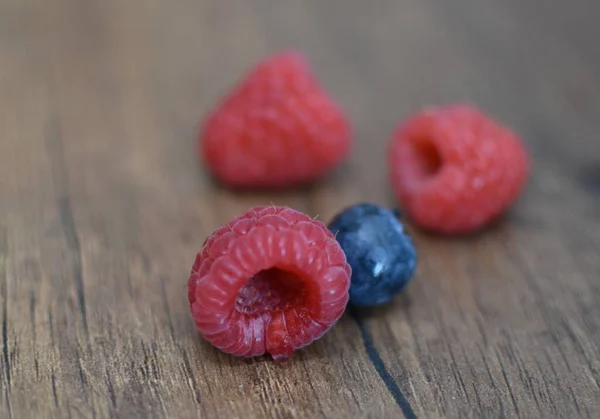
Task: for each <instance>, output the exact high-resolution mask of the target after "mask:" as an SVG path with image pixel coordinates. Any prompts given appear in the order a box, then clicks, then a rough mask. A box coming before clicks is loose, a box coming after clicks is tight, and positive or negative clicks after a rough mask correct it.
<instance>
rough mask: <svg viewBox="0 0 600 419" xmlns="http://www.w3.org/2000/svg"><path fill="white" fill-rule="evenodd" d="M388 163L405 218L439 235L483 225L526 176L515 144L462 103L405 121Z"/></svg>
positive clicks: (525, 160) (497, 213) (507, 203)
mask: <svg viewBox="0 0 600 419" xmlns="http://www.w3.org/2000/svg"><path fill="white" fill-rule="evenodd" d="M388 164H389V170H390V181H391V183H392V187H393V189H394V191H395V193H396V195H397V197H398V199H399V200H400V203H401V205H402V206H403V207H404V209H405V210H406V212H407V214H408V215H409V216H410V217H411V218H412V219H413V220H414V221H415V223H417V224H418V225H420V226H421V227H422V228H424V229H427V230H430V231H432V232H437V233H444V234H463V233H472V232H475V231H476V230H479V229H481V228H483V227H485V226H486V225H488V224H489V223H490V222H491V221H493V220H494V219H496V218H497V217H499V216H500V215H501V214H503V213H504V212H505V211H506V209H507V208H508V207H509V206H510V205H511V204H512V203H513V202H514V201H515V200H516V199H517V198H518V196H519V195H520V193H521V191H522V189H523V187H524V185H525V182H526V180H527V177H528V175H529V161H528V157H527V154H526V150H525V148H524V146H523V144H522V142H521V140H520V139H519V138H518V137H517V136H516V135H515V134H514V133H513V132H511V131H510V130H509V129H508V128H506V127H503V126H502V125H500V124H499V123H498V122H496V121H494V120H493V119H492V118H490V117H489V116H487V115H485V114H484V113H483V112H481V111H480V110H478V109H475V108H473V107H471V106H468V105H455V106H448V107H440V108H433V109H428V110H424V111H422V112H420V113H417V114H416V115H413V116H412V117H410V118H409V119H408V120H407V121H406V122H404V123H403V124H401V125H400V126H398V127H397V129H396V130H395V132H394V134H393V138H392V140H391V143H390V145H389V148H388Z"/></svg>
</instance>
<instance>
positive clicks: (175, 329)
mask: <svg viewBox="0 0 600 419" xmlns="http://www.w3.org/2000/svg"><path fill="white" fill-rule="evenodd" d="M599 14H600V3H598V2H597V1H596V0H574V1H571V2H558V1H543V0H502V1H500V0H491V1H487V2H482V1H478V0H456V1H453V2H448V1H444V0H377V1H371V2H366V1H358V0H345V1H341V0H337V1H319V0H307V1H302V2H299V1H298V2H295V1H291V0H283V1H266V0H264V1H259V0H252V1H244V0H175V1H170V2H165V1H158V0H146V1H143V2H142V1H121V0H105V1H93V0H86V1H81V0H47V1H40V0H0V130H1V131H0V295H1V298H2V310H1V313H2V347H3V354H2V360H3V362H2V363H1V366H0V373H1V375H0V377H1V380H2V381H1V383H0V384H1V387H0V388H1V389H2V392H3V397H1V398H0V399H1V400H0V412H1V413H2V416H3V417H15V418H24V417H36V418H37V417H71V416H73V417H128V418H130V417H190V418H191V417H198V416H200V417H207V418H212V417H257V418H258V417H285V418H288V417H315V418H316V417H334V418H337V417H365V418H366V417H381V418H396V417H402V415H403V414H404V415H407V412H410V411H412V412H413V413H415V414H416V415H418V416H419V417H517V416H520V417H528V418H533V417H540V418H542V417H543V418H550V417H557V418H558V417H570V418H572V417H593V416H594V415H595V412H597V407H598V398H599V397H600V386H599V385H598V383H600V373H599V371H600V369H599V364H598V359H600V358H599V357H598V354H599V353H600V320H598V319H600V311H599V310H600V309H599V307H600V305H599V304H598V298H599V295H600V292H599V291H600V290H599V288H598V278H599V277H600V275H599V274H600V260H599V257H598V255H599V249H600V229H599V228H598V218H599V216H600V209H599V206H598V196H599V193H600V140H598V132H599V131H600V125H599V122H598V119H599V118H598V116H599V115H600V99H599V98H600V48H599V47H598V39H600V30H599V29H598V25H597V19H598V16H599ZM286 49H296V50H300V51H302V52H304V53H305V54H306V56H307V57H308V58H309V60H310V62H311V63H312V65H313V69H314V71H315V73H316V74H317V76H318V77H319V79H320V80H321V82H322V83H323V85H324V86H325V87H326V88H327V90H328V91H329V92H330V93H331V94H332V96H333V97H334V98H335V99H336V100H337V101H338V102H339V103H340V105H341V106H342V107H343V108H344V109H345V110H346V112H347V113H348V115H349V116H350V118H351V120H352V122H353V124H354V128H355V144H356V147H355V150H354V153H353V155H352V157H351V159H350V160H349V161H348V162H347V163H346V164H344V165H343V166H342V167H340V168H339V169H338V170H336V171H335V173H333V174H332V175H331V176H329V177H327V178H326V179H324V180H322V181H321V182H319V183H318V184H316V185H313V186H312V187H311V188H308V189H302V190H291V191H285V192H278V193H245V194H238V193H234V192H231V191H227V190H225V189H222V188H220V187H218V186H216V185H214V184H213V183H212V182H211V181H210V180H209V178H208V177H207V176H206V173H205V172H204V170H203V168H202V167H201V165H200V164H199V162H198V157H197V154H196V141H197V139H196V137H197V130H198V126H199V125H198V124H199V123H200V121H201V120H202V118H203V117H204V115H205V114H206V113H207V112H208V111H209V110H210V109H211V108H212V107H213V106H215V104H216V103H217V101H218V100H219V99H220V98H221V97H222V96H223V95H224V94H225V93H227V92H228V90H229V89H230V88H231V87H232V85H233V84H234V83H235V82H237V80H239V78H240V77H242V75H243V74H244V73H245V72H246V71H247V70H248V69H249V68H250V67H251V66H253V65H254V64H255V63H257V62H258V61H259V60H260V59H262V58H263V57H265V56H267V55H268V54H270V53H272V52H276V51H281V50H286ZM462 101H468V102H472V103H475V104H476V105H477V106H479V107H481V108H482V109H483V110H485V111H486V112H488V113H490V114H491V115H494V116H495V117H497V118H498V119H499V120H501V121H502V122H504V123H506V124H507V125H508V126H510V127H512V128H514V129H515V131H517V132H518V133H520V134H521V136H522V137H523V139H524V141H525V143H526V144H527V146H528V148H529V150H530V153H531V157H532V160H533V173H532V177H531V179H530V182H529V185H528V188H527V190H526V192H525V194H524V195H523V197H522V199H521V200H520V201H519V202H518V203H517V205H516V206H515V207H514V208H513V210H511V212H510V215H509V216H508V218H507V219H506V220H504V222H502V223H500V224H499V225H497V226H495V227H494V228H492V229H491V230H490V231H488V232H486V233H485V234H483V235H481V236H478V237H476V238H469V239H462V240H442V239H439V238H435V237H431V236H429V235H425V234H422V233H421V232H419V231H414V229H413V228H412V227H409V228H410V229H411V231H413V234H414V236H415V242H416V243H417V246H418V248H419V249H420V262H419V263H420V265H419V268H418V276H417V278H416V280H415V282H414V284H411V286H410V287H409V289H408V290H407V292H406V293H405V294H403V295H402V296H401V297H400V298H399V299H397V300H396V301H395V302H394V303H393V304H391V305H390V306H389V307H387V308H386V309H384V310H377V311H375V312H373V313H370V314H369V315H368V316H366V317H365V318H364V319H362V320H361V321H359V322H357V321H355V320H353V319H350V318H347V317H345V318H344V319H342V321H340V323H339V324H338V325H336V327H335V328H334V330H332V332H331V333H329V334H327V336H326V337H324V338H323V339H322V340H320V341H319V342H317V343H315V344H314V345H311V346H310V347H308V348H307V349H306V350H305V351H303V352H302V353H300V354H298V356H297V358H296V359H297V361H295V362H293V363H291V364H288V365H287V366H285V367H279V366H274V365H272V364H270V363H267V362H263V361H244V360H236V359H232V358H231V357H228V356H226V355H223V354H221V353H219V352H218V351H216V350H214V349H213V348H212V347H210V345H207V344H206V343H204V342H203V341H202V340H201V339H200V337H199V336H198V334H197V333H196V331H195V328H194V326H193V323H192V321H191V319H190V315H189V309H188V307H187V300H186V289H185V284H186V280H187V276H188V274H189V269H190V267H191V264H192V263H193V260H194V256H195V254H196V252H197V251H198V250H199V249H200V247H201V245H202V243H203V241H204V239H205V237H206V236H207V235H208V234H209V233H210V232H211V231H213V230H214V229H215V228H216V227H218V226H219V225H221V224H223V223H224V222H226V221H227V220H229V219H230V218H232V217H234V216H236V215H238V214H240V213H241V212H243V211H244V210H245V209H247V208H248V207H250V206H251V205H257V204H266V203H270V202H273V203H276V204H280V205H289V206H292V207H294V208H296V209H298V210H300V211H305V212H307V213H309V214H311V215H313V216H317V215H318V216H319V219H321V220H323V221H328V220H329V219H330V218H331V217H332V216H333V215H334V214H335V213H336V212H338V211H339V210H340V209H341V208H343V207H345V206H347V205H350V204H354V203H356V202H358V201H371V202H375V203H379V204H382V205H387V206H393V205H395V201H394V199H393V197H392V195H391V192H390V190H389V186H388V183H387V175H386V170H385V165H384V164H383V162H384V158H385V147H386V145H387V142H388V141H389V138H390V134H391V131H392V129H393V128H394V127H395V126H396V124H398V123H399V122H401V121H402V119H403V118H405V117H406V116H408V115H409V114H411V113H413V112H415V111H418V110H420V109H421V108H422V107H425V106H429V105H437V104H448V103H454V102H462ZM373 351H374V352H373ZM377 359H379V361H377ZM374 360H375V361H374ZM378 362H379V363H378ZM381 368H383V370H382V369H381ZM399 395H400V396H399ZM404 399H406V402H407V403H409V405H410V406H411V407H410V409H409V410H407V409H406V406H404V405H402V403H401V402H399V400H404ZM408 415H410V413H408ZM407 417H409V416H407Z"/></svg>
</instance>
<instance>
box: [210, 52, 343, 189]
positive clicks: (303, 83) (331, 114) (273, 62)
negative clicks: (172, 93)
mask: <svg viewBox="0 0 600 419" xmlns="http://www.w3.org/2000/svg"><path fill="white" fill-rule="evenodd" d="M199 143H200V153H201V154H202V156H203V159H204V162H205V164H206V166H207V167H208V168H209V170H210V171H211V172H212V173H213V174H214V175H215V176H216V178H218V179H219V180H220V181H221V182H222V183H224V184H226V185H228V186H231V187H236V188H275V187H290V186H296V185H298V184H302V183H307V182H312V181H315V180H317V179H319V178H320V177H322V176H323V175H325V174H326V173H327V172H329V171H331V170H332V169H333V168H334V167H336V166H337V165H338V164H340V163H341V162H342V161H343V160H344V159H345V158H346V157H347V156H348V154H349V152H350V149H351V128H350V124H349V122H348V120H347V118H346V116H345V115H344V114H343V113H342V111H341V109H340V108H338V106H337V105H336V104H335V103H334V101H333V100H332V98H330V96H329V95H328V94H327V93H326V92H325V91H324V90H323V88H322V86H321V85H320V84H319V82H318V81H317V79H316V77H315V76H314V75H313V73H312V71H311V69H310V68H309V65H308V63H307V62H306V61H305V60H304V58H303V57H302V56H301V55H300V54H298V53H293V52H286V53H282V54H278V55H274V56H271V57H268V58H267V59H265V60H263V61H262V62H260V63H259V64H258V65H256V66H255V68H254V69H252V71H250V72H249V74H248V75H247V76H246V77H245V78H244V79H243V80H242V81H241V82H239V84H238V85H237V86H236V87H235V88H234V89H233V91H232V92H231V93H230V94H229V95H228V96H227V97H226V98H225V100H224V101H223V102H222V103H221V104H220V106H218V107H217V109H215V110H214V111H213V112H212V113H211V114H210V115H209V116H208V117H207V119H206V120H205V121H204V126H203V128H202V131H201V133H200V137H199Z"/></svg>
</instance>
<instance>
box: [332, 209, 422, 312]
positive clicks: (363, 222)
mask: <svg viewBox="0 0 600 419" xmlns="http://www.w3.org/2000/svg"><path fill="white" fill-rule="evenodd" d="M329 230H331V232H332V233H333V234H334V235H335V238H336V240H337V241H338V243H340V246H341V247H342V249H343V250H344V252H345V253H346V258H347V260H348V263H349V264H350V267H351V268H352V278H351V283H350V303H351V304H352V305H355V306H362V307H373V306H378V305H382V304H385V303H387V302H389V301H390V300H392V298H394V296H396V294H398V293H400V292H401V291H402V290H403V289H404V288H405V287H406V286H407V285H408V283H409V282H410V280H411V279H412V277H413V274H414V272H415V268H416V266H417V251H416V249H415V247H414V245H413V242H412V240H411V238H410V237H409V236H408V235H407V234H406V232H405V231H404V227H403V225H402V223H401V222H400V221H399V220H398V218H397V217H396V215H395V214H394V213H393V212H392V211H390V210H388V209H386V208H382V207H380V206H378V205H374V204H367V203H363V204H358V205H353V206H351V207H348V208H346V209H344V210H343V211H341V212H340V213H339V214H337V215H336V216H335V217H334V218H333V220H331V222H330V223H329Z"/></svg>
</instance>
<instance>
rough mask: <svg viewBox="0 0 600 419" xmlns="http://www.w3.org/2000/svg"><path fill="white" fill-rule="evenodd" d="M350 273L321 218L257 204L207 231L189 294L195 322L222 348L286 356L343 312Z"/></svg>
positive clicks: (248, 354) (235, 352) (279, 357)
mask: <svg viewBox="0 0 600 419" xmlns="http://www.w3.org/2000/svg"><path fill="white" fill-rule="evenodd" d="M350 275H351V269H350V266H349V265H348V264H347V263H346V256H345V255H344V252H343V251H342V249H341V248H340V246H339V244H338V243H337V242H336V240H335V238H334V237H333V234H332V233H331V232H330V231H329V230H327V227H326V226H325V225H324V224H323V223H321V222H319V221H316V220H313V219H311V218H310V217H309V216H307V215H305V214H302V213H300V212H298V211H295V210H293V209H291V208H286V207H275V206H268V207H254V208H251V209H249V210H248V211H247V212H246V213H244V214H243V215H241V216H239V217H238V218H235V219H233V220H231V221H230V222H229V223H228V224H227V225H225V226H223V227H221V228H219V229H218V230H216V231H215V232H214V233H213V234H212V235H211V236H210V237H208V238H207V239H206V241H205V242H204V245H203V247H202V250H201V251H200V253H198V255H197V256H196V260H195V262H194V266H193V268H192V273H191V275H190V278H189V282H188V298H189V302H190V306H191V312H192V316H193V318H194V321H195V323H196V326H197V327H198V329H199V330H200V332H201V333H202V335H203V336H204V338H205V339H206V340H208V341H209V342H210V343H212V344H213V345H214V346H216V347H217V348H219V349H221V350H222V351H224V352H226V353H230V354H233V355H238V356H246V357H252V356H259V355H262V354H264V353H265V352H268V353H269V354H271V356H272V357H273V359H275V360H285V359H287V358H288V357H289V356H290V355H291V354H292V353H293V351H294V350H295V349H298V348H301V347H303V346H306V345H308V344H309V343H311V342H313V341H314V340H316V339H318V338H319V337H321V336H322V335H323V334H324V333H325V332H326V331H327V330H328V329H329V328H330V327H331V326H333V324H334V323H335V322H336V321H337V320H338V319H339V318H340V317H341V316H342V314H343V312H344V310H345V308H346V304H347V303H348V288H349V285H350Z"/></svg>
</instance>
